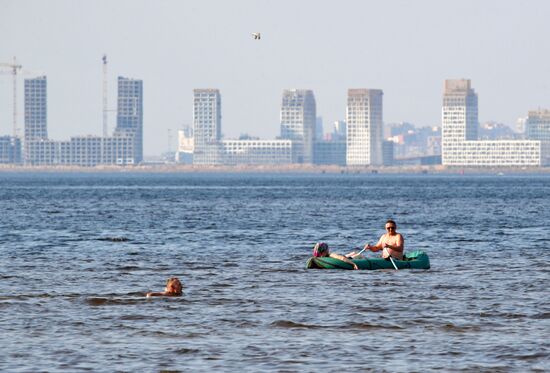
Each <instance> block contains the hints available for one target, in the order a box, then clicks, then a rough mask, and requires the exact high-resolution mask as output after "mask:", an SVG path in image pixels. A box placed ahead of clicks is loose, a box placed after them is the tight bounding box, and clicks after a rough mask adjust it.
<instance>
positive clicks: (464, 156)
mask: <svg viewBox="0 0 550 373" xmlns="http://www.w3.org/2000/svg"><path fill="white" fill-rule="evenodd" d="M441 125H442V126H441V161H442V164H443V165H447V166H491V167H499V166H539V165H540V164H541V142H540V141H530V140H483V141H478V129H479V123H478V107H477V94H476V93H475V91H474V90H473V89H472V88H471V86H470V80H469V79H458V80H446V81H445V90H444V93H443V108H442V123H441Z"/></svg>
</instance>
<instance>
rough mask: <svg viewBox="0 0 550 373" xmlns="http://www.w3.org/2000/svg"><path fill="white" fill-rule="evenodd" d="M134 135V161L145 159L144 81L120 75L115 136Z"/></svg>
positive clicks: (134, 162)
mask: <svg viewBox="0 0 550 373" xmlns="http://www.w3.org/2000/svg"><path fill="white" fill-rule="evenodd" d="M125 135H130V136H133V138H134V143H135V144H134V146H133V151H134V154H133V162H128V163H132V164H138V163H140V162H141V161H142V160H143V81H142V80H138V79H129V78H124V77H121V76H119V77H118V103H117V125H116V129H115V136H122V137H124V136H125Z"/></svg>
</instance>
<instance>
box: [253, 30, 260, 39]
mask: <svg viewBox="0 0 550 373" xmlns="http://www.w3.org/2000/svg"><path fill="white" fill-rule="evenodd" d="M252 36H254V40H260V39H261V35H260V33H259V32H253V33H252Z"/></svg>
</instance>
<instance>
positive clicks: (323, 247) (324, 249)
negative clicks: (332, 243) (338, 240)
mask: <svg viewBox="0 0 550 373" xmlns="http://www.w3.org/2000/svg"><path fill="white" fill-rule="evenodd" d="M313 256H314V257H316V258H319V257H329V258H334V259H339V260H341V261H343V262H346V263H349V264H351V265H352V266H353V269H359V267H357V264H355V263H354V262H352V261H351V260H350V259H349V258H346V257H345V256H344V255H340V254H336V253H331V252H330V249H329V248H328V245H327V244H326V243H324V242H317V243H316V244H315V246H313Z"/></svg>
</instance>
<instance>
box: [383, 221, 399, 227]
mask: <svg viewBox="0 0 550 373" xmlns="http://www.w3.org/2000/svg"><path fill="white" fill-rule="evenodd" d="M388 223H390V224H393V226H394V227H397V223H396V222H394V221H393V220H391V219H388V220H387V221H386V224H388ZM386 224H384V225H386Z"/></svg>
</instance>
